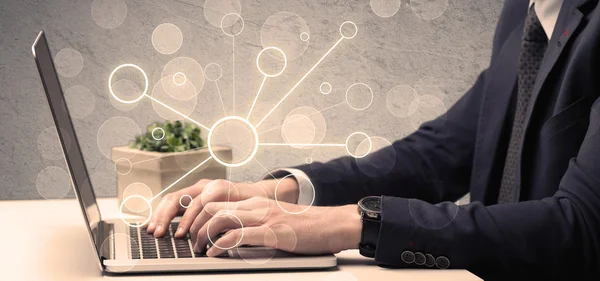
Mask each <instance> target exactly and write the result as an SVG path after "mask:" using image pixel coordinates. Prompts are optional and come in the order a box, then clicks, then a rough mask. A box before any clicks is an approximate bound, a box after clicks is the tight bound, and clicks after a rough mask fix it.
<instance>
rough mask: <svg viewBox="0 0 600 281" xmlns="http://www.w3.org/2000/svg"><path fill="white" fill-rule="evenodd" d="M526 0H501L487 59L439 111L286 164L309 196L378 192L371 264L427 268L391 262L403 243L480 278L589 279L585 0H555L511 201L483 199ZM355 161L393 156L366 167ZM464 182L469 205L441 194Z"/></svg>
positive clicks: (589, 33)
mask: <svg viewBox="0 0 600 281" xmlns="http://www.w3.org/2000/svg"><path fill="white" fill-rule="evenodd" d="M528 2H529V1H527V0H506V2H505V6H504V9H503V12H502V14H501V16H500V19H499V22H498V26H497V28H496V33H495V37H494V42H493V52H492V58H491V62H490V66H489V68H488V69H487V70H485V71H484V72H483V73H482V74H481V75H480V76H479V78H478V79H477V81H476V82H475V85H474V86H473V88H472V89H470V90H469V91H468V92H467V93H466V94H465V95H464V96H463V97H462V98H461V99H460V100H459V101H458V102H456V104H455V105H454V106H452V107H451V108H450V109H449V110H448V112H447V113H446V114H444V115H443V116H441V117H439V118H437V119H436V120H433V121H430V122H428V123H425V124H423V126H422V127H421V128H420V129H419V130H418V131H416V132H415V133H413V134H412V135H410V136H408V137H406V138H404V139H402V140H399V141H396V142H394V143H393V145H392V147H389V148H384V149H382V150H380V151H378V152H374V153H372V154H371V155H369V156H368V157H367V158H366V159H365V158H363V159H354V158H352V157H344V158H339V159H335V160H332V161H330V162H327V163H313V164H310V165H305V166H300V167H297V168H299V169H301V170H302V171H304V172H305V173H306V174H307V175H308V176H309V177H310V178H311V180H312V182H313V184H314V185H315V188H316V201H315V202H316V204H318V205H339V204H346V203H356V202H357V201H358V200H359V199H361V198H362V197H364V196H368V195H383V206H382V208H383V213H382V225H381V229H380V235H379V241H378V247H377V252H376V257H375V260H376V262H377V263H378V264H381V265H385V266H393V267H421V268H427V266H426V265H417V264H415V263H410V264H408V263H406V262H405V261H403V259H402V258H401V253H402V252H404V251H407V250H409V251H411V252H413V253H416V252H421V253H423V254H430V255H432V256H433V257H434V258H437V257H442V256H443V257H446V258H448V261H449V262H450V268H466V269H468V270H471V271H472V272H474V273H476V274H478V275H480V276H483V277H485V278H489V277H508V279H506V280H514V279H522V278H534V279H542V278H546V280H548V279H562V278H567V279H570V280H577V279H579V280H581V279H582V278H581V277H591V276H596V280H600V279H597V278H598V276H599V275H598V274H599V271H600V101H598V97H599V96H600V60H599V56H600V42H599V39H600V8H597V7H596V5H597V4H598V1H597V0H587V1H586V0H564V4H563V6H562V9H561V11H560V15H559V17H558V22H557V24H556V27H555V29H554V34H553V35H552V37H551V39H550V41H549V43H548V48H547V52H546V54H545V57H544V61H543V63H542V66H541V69H540V71H539V74H538V78H537V81H536V84H535V88H534V92H533V96H532V100H531V104H530V108H529V110H528V118H527V131H526V136H525V140H524V148H523V151H522V155H521V159H520V162H519V164H520V167H519V168H518V170H519V175H518V179H517V186H518V188H517V189H518V194H517V198H519V203H516V204H503V205H495V203H496V201H497V196H498V190H499V185H500V178H501V173H502V169H503V164H504V159H505V156H506V149H507V143H508V138H509V134H510V129H511V123H512V115H513V112H512V111H513V109H512V108H514V105H513V103H514V101H515V96H516V81H517V61H518V56H519V50H520V44H521V36H522V32H523V31H522V30H523V23H524V19H525V17H526V15H527V11H528ZM356 161H362V162H363V163H367V165H371V166H373V167H372V168H377V166H378V165H380V164H385V163H390V161H391V162H392V163H393V164H394V166H393V169H392V170H391V171H390V172H389V173H386V174H383V175H380V176H377V177H370V176H368V175H366V174H365V173H363V172H361V169H360V167H358V166H357V163H356ZM467 192H470V193H471V200H472V203H471V204H468V205H463V206H459V207H457V206H456V205H454V204H453V203H451V202H452V201H455V200H457V199H458V198H460V197H461V196H463V195H464V194H466V193H467ZM409 198H416V199H409ZM530 280H531V279H530Z"/></svg>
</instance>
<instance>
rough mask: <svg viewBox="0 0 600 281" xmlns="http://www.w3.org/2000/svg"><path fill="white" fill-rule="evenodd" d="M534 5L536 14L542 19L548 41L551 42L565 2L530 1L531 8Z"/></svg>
mask: <svg viewBox="0 0 600 281" xmlns="http://www.w3.org/2000/svg"><path fill="white" fill-rule="evenodd" d="M533 4H535V13H536V14H537V16H538V18H539V19H540V23H541V24H542V27H543V28H544V31H545V32H546V36H547V37H548V40H550V38H551V37H552V32H554V26H555V25H556V19H558V13H560V7H561V6H562V4H563V0H529V7H531V5H533Z"/></svg>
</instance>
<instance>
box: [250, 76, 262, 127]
mask: <svg viewBox="0 0 600 281" xmlns="http://www.w3.org/2000/svg"><path fill="white" fill-rule="evenodd" d="M265 81H267V76H266V75H265V77H264V78H263V80H262V82H261V83H260V87H259V88H258V92H257V93H256V97H255V98H254V102H252V107H250V111H249V112H248V117H246V120H248V119H250V115H252V110H254V106H255V105H256V101H257V100H258V96H260V92H261V91H262V88H263V86H264V85H265Z"/></svg>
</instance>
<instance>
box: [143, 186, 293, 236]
mask: <svg viewBox="0 0 600 281" xmlns="http://www.w3.org/2000/svg"><path fill="white" fill-rule="evenodd" d="M278 184H279V187H277V185H278ZM275 189H277V198H278V199H279V201H280V202H290V203H296V202H297V200H298V184H297V183H296V180H294V179H293V178H286V179H283V180H281V181H280V180H264V181H260V182H256V183H234V182H230V181H226V180H200V181H198V182H197V183H196V184H194V185H193V186H190V187H187V188H184V189H181V190H179V191H177V192H173V193H170V194H167V195H165V197H164V198H163V199H162V201H161V202H160V203H159V204H158V206H157V208H156V210H155V211H154V212H153V214H152V218H150V221H149V224H148V233H153V234H154V237H157V238H158V237H162V236H164V235H165V234H166V232H167V231H168V225H169V223H170V222H171V221H172V220H173V218H175V217H176V216H177V215H181V214H183V217H182V218H181V221H180V222H179V227H178V229H177V231H176V232H175V237H176V238H182V237H184V236H185V235H186V233H187V232H188V231H189V229H190V226H191V225H192V222H194V220H195V219H196V217H197V216H198V214H200V212H202V211H203V210H204V207H205V205H207V204H209V203H212V202H225V204H231V205H233V206H234V205H236V204H237V203H232V202H237V201H240V200H245V199H249V198H252V197H263V198H274V194H275ZM184 195H189V196H190V197H191V198H193V200H192V201H191V202H189V197H187V196H186V197H183V198H182V196H184ZM180 199H182V201H181V204H180V201H179V200H180ZM227 202H229V203H227ZM182 205H183V206H187V208H183V207H182Z"/></svg>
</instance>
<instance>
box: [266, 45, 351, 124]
mask: <svg viewBox="0 0 600 281" xmlns="http://www.w3.org/2000/svg"><path fill="white" fill-rule="evenodd" d="M342 40H344V37H341V38H340V39H339V40H337V42H335V44H333V46H331V48H330V49H329V50H328V51H327V52H326V53H325V54H324V55H323V56H322V57H321V59H319V61H317V63H315V65H314V66H313V67H311V69H309V70H308V72H306V74H304V76H302V78H300V80H298V82H297V83H296V85H294V87H292V88H291V89H290V91H289V92H287V94H285V96H283V98H282V99H281V100H279V102H278V103H277V104H276V105H275V106H274V107H273V108H272V109H271V111H269V113H267V115H265V117H263V119H262V120H260V122H258V124H256V126H255V128H258V127H259V126H260V125H261V124H262V123H263V122H264V121H265V120H266V119H267V117H269V115H271V113H273V111H275V109H277V107H278V106H279V105H281V103H283V101H284V100H285V99H286V98H287V97H288V96H289V95H291V94H292V92H293V91H294V90H295V89H296V88H298V85H300V83H302V81H304V79H306V77H308V75H309V74H310V73H311V72H312V71H313V70H314V69H315V68H317V66H318V65H319V64H320V63H321V62H322V61H323V60H324V59H325V58H326V57H327V55H329V53H331V51H333V49H334V48H335V47H337V45H339V44H340V42H342Z"/></svg>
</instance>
